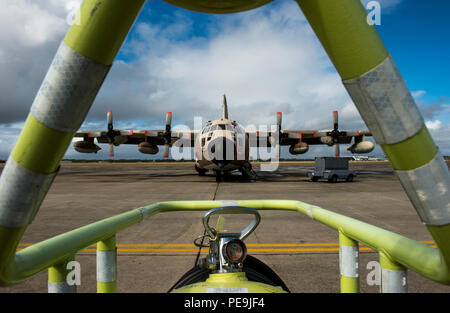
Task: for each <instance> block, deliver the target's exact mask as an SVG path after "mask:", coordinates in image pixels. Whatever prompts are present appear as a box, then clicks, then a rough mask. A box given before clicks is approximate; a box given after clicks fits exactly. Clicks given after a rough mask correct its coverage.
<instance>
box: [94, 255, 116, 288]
mask: <svg viewBox="0 0 450 313" xmlns="http://www.w3.org/2000/svg"><path fill="white" fill-rule="evenodd" d="M116 276H117V275H116V251H97V281H98V282H102V283H108V282H112V281H116V279H117V277H116Z"/></svg>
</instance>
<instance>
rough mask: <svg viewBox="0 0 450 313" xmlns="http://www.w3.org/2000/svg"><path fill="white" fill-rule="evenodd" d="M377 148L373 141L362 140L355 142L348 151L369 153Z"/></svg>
mask: <svg viewBox="0 0 450 313" xmlns="http://www.w3.org/2000/svg"><path fill="white" fill-rule="evenodd" d="M374 148H375V145H374V144H373V142H371V141H361V142H359V143H355V144H353V145H352V146H351V147H350V148H348V151H350V152H351V153H369V152H371V151H372V150H373V149H374Z"/></svg>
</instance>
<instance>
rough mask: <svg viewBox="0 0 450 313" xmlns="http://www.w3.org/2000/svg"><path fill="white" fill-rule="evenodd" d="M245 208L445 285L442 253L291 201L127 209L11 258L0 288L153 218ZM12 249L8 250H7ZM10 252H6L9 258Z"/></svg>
mask: <svg viewBox="0 0 450 313" xmlns="http://www.w3.org/2000/svg"><path fill="white" fill-rule="evenodd" d="M231 205H238V206H245V207H251V208H254V209H257V210H288V211H297V212H300V213H302V214H304V215H307V216H309V217H310V218H312V219H314V220H316V221H318V222H320V223H322V224H324V225H327V226H329V227H331V228H333V229H335V230H337V231H339V232H340V233H342V234H345V235H346V236H348V237H350V238H352V239H353V240H356V241H358V242H361V243H364V244H366V245H368V246H370V247H371V248H373V249H375V250H377V251H378V252H380V253H382V254H383V255H384V256H385V257H387V258H389V259H390V260H391V261H392V262H397V263H399V264H401V265H403V266H405V267H407V268H410V269H412V270H414V271H415V272H417V273H419V274H421V275H423V276H425V277H427V278H429V279H432V280H434V281H436V282H439V283H442V284H450V271H449V269H450V267H449V264H447V263H446V262H445V259H444V258H443V257H442V253H441V252H442V251H443V250H448V249H449V248H450V247H446V246H445V247H442V246H439V243H437V247H438V249H433V248H431V247H429V246H427V245H425V244H422V243H419V242H417V241H414V240H411V239H409V238H406V237H404V236H401V235H399V234H396V233H393V232H390V231H387V230H384V229H382V228H378V227H376V226H373V225H370V224H367V223H365V222H361V221H359V220H356V219H353V218H350V217H347V216H344V215H341V214H338V213H334V212H332V211H329V210H326V209H323V208H320V207H317V206H314V205H311V204H308V203H304V202H301V201H293V200H237V201H220V200H217V201H168V202H158V203H154V204H151V205H148V206H145V207H142V208H138V209H133V210H130V211H128V212H125V213H121V214H118V215H115V216H113V217H110V218H106V219H103V220H100V221H98V222H94V223H92V224H89V225H86V226H83V227H80V228H77V229H75V230H72V231H69V232H66V233H64V234H61V235H58V236H55V237H53V238H50V239H47V240H44V241H42V242H40V243H37V244H34V245H32V246H29V247H27V248H25V249H23V250H21V251H18V252H16V253H15V255H14V258H11V260H12V261H11V263H10V264H8V266H6V267H3V268H4V269H5V270H4V272H3V273H0V284H1V285H2V286H7V285H11V284H16V283H19V282H21V281H23V280H25V279H27V278H29V277H31V276H33V275H35V274H37V273H39V272H41V271H42V270H45V269H47V268H49V267H51V266H55V265H57V264H59V263H62V262H65V261H67V259H69V258H71V257H72V256H73V255H74V254H76V253H77V251H80V250H82V249H84V248H86V247H88V246H90V245H92V244H94V243H96V242H100V241H102V240H106V239H107V238H110V237H112V236H114V235H115V234H116V233H117V232H119V231H121V230H123V229H125V228H128V227H130V226H132V225H134V224H136V223H139V222H141V221H142V220H144V219H146V218H149V217H151V216H153V215H155V214H158V213H163V212H174V211H206V210H210V209H213V208H217V207H220V206H231ZM16 248H17V245H15V246H14V245H11V249H14V251H15V249H16ZM14 251H10V252H11V253H14Z"/></svg>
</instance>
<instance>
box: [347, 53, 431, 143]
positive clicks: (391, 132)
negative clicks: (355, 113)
mask: <svg viewBox="0 0 450 313" xmlns="http://www.w3.org/2000/svg"><path fill="white" fill-rule="evenodd" d="M343 83H344V86H345V88H346V89H347V91H348V93H349V94H350V96H351V97H352V99H353V101H354V102H355V104H356V105H357V108H358V110H359V112H360V113H361V116H362V118H363V119H364V121H365V122H366V125H367V126H368V127H369V129H370V130H371V132H372V134H373V136H374V138H375V140H376V142H377V143H378V144H394V143H398V142H401V141H404V140H406V139H408V138H410V137H412V136H414V135H415V134H416V133H418V132H419V131H420V130H421V129H422V128H423V126H424V121H423V118H422V116H421V115H420V112H419V110H418V109H417V106H416V104H415V102H414V99H413V98H412V96H411V93H410V92H409V89H408V87H407V86H406V83H405V81H404V80H403V77H402V76H401V74H400V72H399V71H398V69H397V66H396V65H395V63H394V60H393V59H392V57H391V56H390V55H389V56H388V57H387V58H386V60H384V61H383V62H382V63H381V64H380V65H378V66H377V67H375V68H374V69H372V70H371V71H369V72H367V73H365V74H364V75H362V76H360V77H358V78H354V79H349V80H345V81H344V82H343Z"/></svg>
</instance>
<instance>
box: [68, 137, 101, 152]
mask: <svg viewBox="0 0 450 313" xmlns="http://www.w3.org/2000/svg"><path fill="white" fill-rule="evenodd" d="M73 147H74V149H75V150H76V151H78V152H80V153H97V151H98V150H101V149H102V148H100V147H99V146H97V145H96V144H95V143H93V142H92V141H85V140H83V141H77V142H74V144H73Z"/></svg>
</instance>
